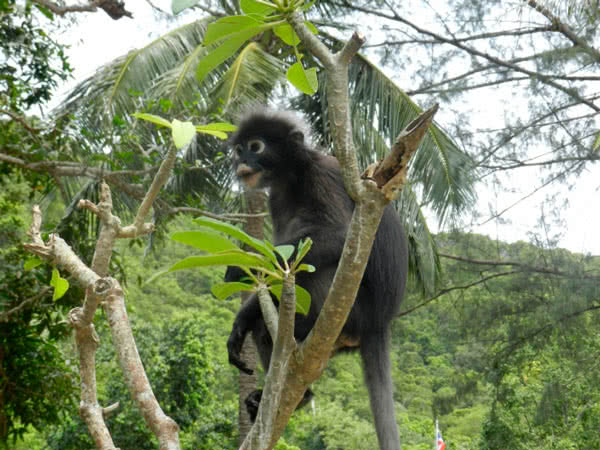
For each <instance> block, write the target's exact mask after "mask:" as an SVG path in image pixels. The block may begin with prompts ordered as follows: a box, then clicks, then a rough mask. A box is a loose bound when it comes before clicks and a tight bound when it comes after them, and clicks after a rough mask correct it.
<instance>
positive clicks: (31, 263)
mask: <svg viewBox="0 0 600 450" xmlns="http://www.w3.org/2000/svg"><path fill="white" fill-rule="evenodd" d="M43 262H44V261H43V260H41V259H40V258H38V257H37V256H33V257H31V258H28V259H27V261H25V264H24V265H23V268H24V269H25V270H31V269H34V268H36V267H37V266H39V265H40V264H43Z"/></svg>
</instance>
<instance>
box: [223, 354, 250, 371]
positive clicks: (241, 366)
mask: <svg viewBox="0 0 600 450" xmlns="http://www.w3.org/2000/svg"><path fill="white" fill-rule="evenodd" d="M229 364H231V365H233V366H235V367H237V368H238V370H239V371H241V372H244V373H245V374H246V375H252V374H253V373H254V371H253V370H252V369H250V368H249V367H248V366H247V365H246V363H245V362H244V361H242V360H241V359H240V358H238V357H237V356H234V355H229Z"/></svg>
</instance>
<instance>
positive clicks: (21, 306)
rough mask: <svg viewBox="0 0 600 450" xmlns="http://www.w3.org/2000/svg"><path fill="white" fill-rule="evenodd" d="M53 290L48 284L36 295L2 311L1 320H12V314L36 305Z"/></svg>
mask: <svg viewBox="0 0 600 450" xmlns="http://www.w3.org/2000/svg"><path fill="white" fill-rule="evenodd" d="M51 291H52V287H51V286H46V287H44V288H43V289H42V290H41V291H40V292H38V293H37V294H36V295H34V296H33V297H30V298H28V299H25V300H23V301H22V302H21V303H19V304H18V305H17V306H15V307H14V308H11V309H9V310H8V311H3V312H2V313H0V322H8V321H9V320H10V317H11V316H13V315H15V314H17V313H19V312H20V311H22V310H24V309H26V308H28V307H30V306H33V305H35V304H36V303H37V302H38V301H39V300H40V299H42V298H44V297H45V296H46V295H48V294H49V293H50V292H51Z"/></svg>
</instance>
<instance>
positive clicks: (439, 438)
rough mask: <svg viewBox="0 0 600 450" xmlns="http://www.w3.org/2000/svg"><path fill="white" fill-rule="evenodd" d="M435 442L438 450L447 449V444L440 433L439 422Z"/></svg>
mask: <svg viewBox="0 0 600 450" xmlns="http://www.w3.org/2000/svg"><path fill="white" fill-rule="evenodd" d="M435 442H436V443H437V446H436V448H437V450H444V449H445V448H446V444H445V443H444V440H443V439H442V433H440V429H439V427H438V422H437V420H436V421H435Z"/></svg>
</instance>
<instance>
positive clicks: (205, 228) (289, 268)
mask: <svg viewBox="0 0 600 450" xmlns="http://www.w3.org/2000/svg"><path fill="white" fill-rule="evenodd" d="M194 222H195V223H196V224H197V225H199V226H200V227H201V229H200V230H194V231H181V232H175V233H173V234H171V239H172V240H174V241H176V242H181V243H183V244H186V245H189V246H192V247H194V248H196V249H199V250H203V251H204V252H207V253H209V254H208V255H199V256H189V257H187V258H185V259H183V260H181V261H179V262H177V263H175V264H174V265H173V266H171V267H170V268H169V269H167V270H165V271H162V272H158V273H157V274H155V275H154V276H153V277H152V278H150V280H148V281H152V280H154V279H155V278H156V277H157V276H159V275H163V274H165V273H169V272H174V271H178V270H182V269H191V268H198V267H205V266H219V265H226V266H236V267H239V268H240V269H241V270H242V271H243V272H244V273H245V274H246V279H245V280H242V282H228V283H221V284H217V285H214V286H213V287H212V292H213V294H214V295H215V296H216V297H217V298H221V299H225V298H227V297H229V296H231V295H233V294H235V293H237V292H240V291H250V292H254V291H256V289H258V287H259V286H261V285H266V286H267V287H268V289H269V291H270V292H271V293H272V294H273V295H274V296H275V297H276V298H277V299H279V298H281V291H282V288H283V280H284V278H285V277H286V276H287V274H290V273H291V274H295V273H297V272H302V271H308V272H314V271H315V268H314V267H313V266H311V265H310V264H302V263H301V261H302V259H303V258H304V257H305V256H306V254H307V253H308V251H309V250H310V247H311V246H312V240H311V239H310V238H308V239H305V240H303V241H301V242H300V243H299V244H298V248H294V246H292V245H279V246H274V245H273V244H271V243H270V242H269V241H267V240H263V241H261V240H258V239H256V238H254V237H252V236H249V235H248V234H246V233H245V232H244V231H243V230H241V229H239V228H237V227H235V226H233V225H231V224H228V223H226V222H222V221H219V220H215V219H210V218H207V217H202V218H198V219H196V220H195V221H194ZM219 233H224V234H225V235H226V236H228V237H229V238H225V237H224V236H223V235H222V234H219ZM231 239H237V240H238V241H240V242H241V243H242V244H244V245H247V246H248V247H250V248H252V249H253V250H254V251H255V252H257V253H255V252H250V251H246V250H243V249H242V248H241V247H240V246H238V245H237V244H235V243H234V242H232V241H231ZM295 290H296V310H297V312H299V313H302V314H307V313H308V311H309V308H310V294H309V293H308V291H307V290H306V289H304V288H302V287H301V286H298V285H296V286H295Z"/></svg>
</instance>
